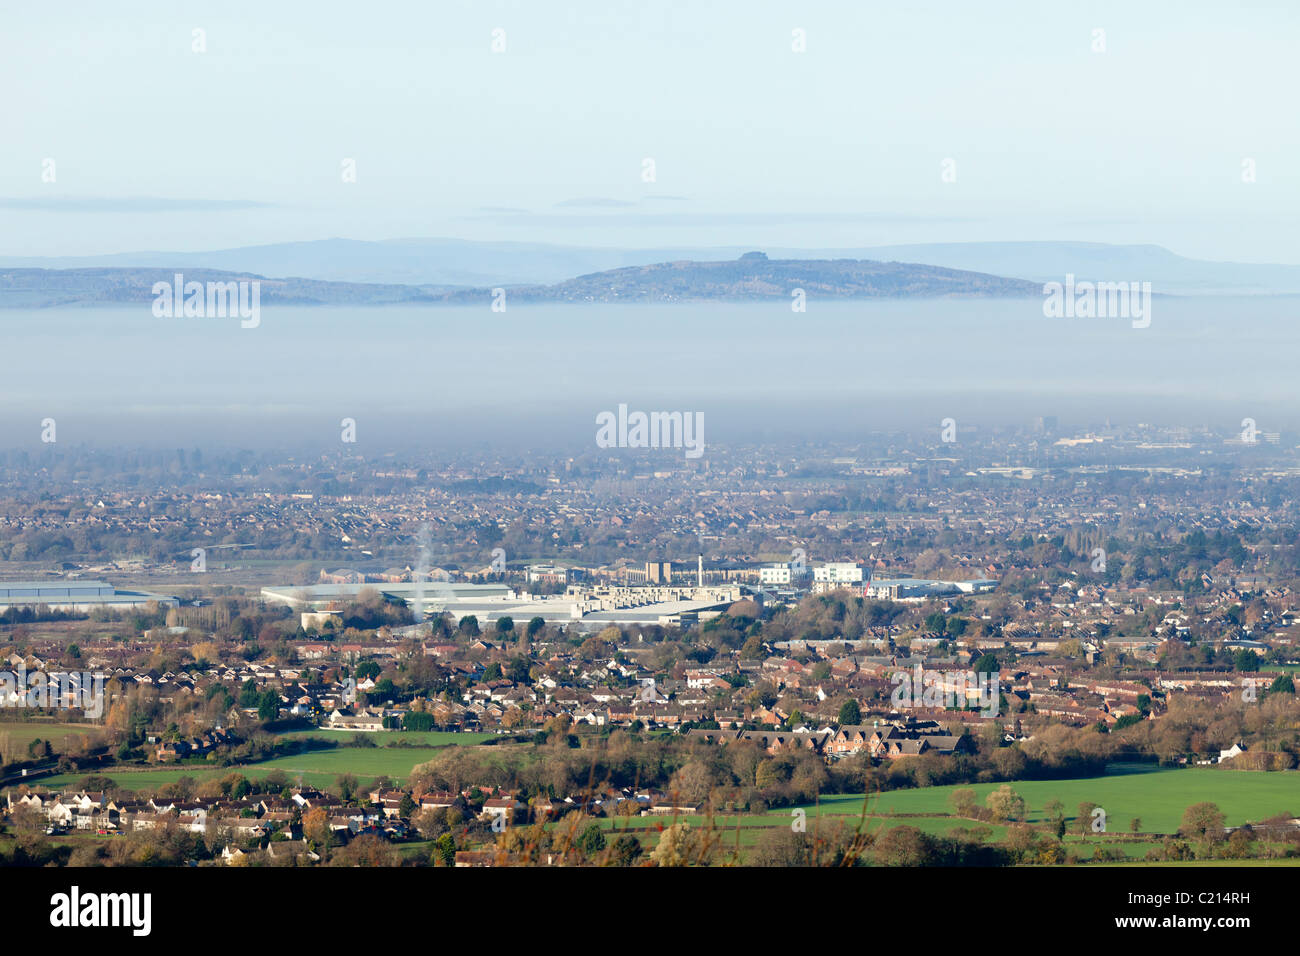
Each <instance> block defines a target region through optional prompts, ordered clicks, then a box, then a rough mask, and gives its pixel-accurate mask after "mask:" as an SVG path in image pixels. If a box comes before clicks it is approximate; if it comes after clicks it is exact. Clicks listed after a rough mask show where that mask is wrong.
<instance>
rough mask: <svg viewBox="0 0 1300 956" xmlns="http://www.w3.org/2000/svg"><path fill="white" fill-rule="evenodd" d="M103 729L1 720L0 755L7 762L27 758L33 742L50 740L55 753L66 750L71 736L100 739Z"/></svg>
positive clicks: (36, 721) (31, 721) (38, 721)
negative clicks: (28, 748) (68, 738)
mask: <svg viewBox="0 0 1300 956" xmlns="http://www.w3.org/2000/svg"><path fill="white" fill-rule="evenodd" d="M101 734H102V729H101V728H99V727H97V726H95V725H94V724H61V723H56V722H55V721H52V720H50V721H44V720H0V753H3V754H4V757H5V759H6V760H8V759H20V758H26V756H27V747H28V745H29V744H30V743H31V742H32V741H33V740H38V739H39V740H48V741H49V742H50V747H51V748H52V749H53V750H54V752H55V753H59V752H61V751H63V750H64V748H65V740H66V738H67V737H69V736H73V737H90V738H98V737H99V736H100V735H101Z"/></svg>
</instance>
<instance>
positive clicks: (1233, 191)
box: [0, 0, 1300, 263]
mask: <svg viewBox="0 0 1300 956" xmlns="http://www.w3.org/2000/svg"><path fill="white" fill-rule="evenodd" d="M195 31H201V33H196V32H195ZM495 31H502V32H495ZM796 31H802V34H796ZM1097 31H1104V32H1103V33H1100V34H1099V33H1098V32H1097ZM797 36H802V37H803V38H804V39H805V49H804V51H803V52H797V51H796V50H795V46H796V45H797V42H796V40H797ZM1298 40H1300V5H1297V4H1294V3H1287V2H1277V3H1265V2H1254V3H1239V4H1232V5H1224V4H1221V3H1211V2H1188V0H1178V2H1144V3H1141V4H1134V3H1132V2H1131V0H1124V2H1115V3H1051V4H1044V3H1041V2H1011V0H1007V2H987V3H980V4H971V3H968V2H958V0H953V2H917V0H909V2H907V3H884V2H879V0H852V2H832V0H819V2H818V3H816V4H808V3H806V2H765V0H743V2H730V0H718V2H711V3H709V4H687V3H680V2H677V3H656V2H648V0H637V2H618V0H589V2H588V0H581V2H567V3H564V4H559V3H545V4H543V3H525V2H504V0H497V2H491V0H475V2H468V0H466V2H427V0H425V2H411V3H406V2H395V0H394V2H385V0H377V2H373V3H368V4H357V3H331V2H322V0H313V2H309V3H308V2H289V0H286V2H276V3H266V2H265V0H260V2H245V0H222V2H220V3H186V4H176V3H166V2H154V0H149V2H131V0H125V2H120V3H115V4H112V5H103V4H99V3H93V2H68V3H63V4H58V5H50V4H23V5H14V7H13V8H12V9H10V10H7V11H6V13H5V23H4V29H3V31H0V82H2V86H0V88H3V90H4V91H5V93H4V96H3V100H2V101H0V102H3V107H2V111H0V124H3V125H2V128H3V131H4V132H3V144H4V148H3V149H0V255H49V256H60V255H90V254H98V253H115V252H127V251H133V250H183V251H197V250H205V249H219V248H229V247H235V246H246V245H255V244H262V243H270V242H281V241H296V240H307V239H323V238H330V237H347V238H355V239H388V238H403V237H417V236H419V237H432V236H438V237H455V238H464V239H476V240H516V241H528V242H549V243H558V244H564V245H583V246H618V247H633V248H635V247H658V246H667V245H691V246H699V245H754V246H756V247H757V246H762V245H773V246H798V247H808V248H812V247H823V248H825V247H832V246H834V247H852V246H859V247H860V246H869V245H881V244H893V243H906V242H971V241H986V240H988V241H992V240H997V241H1006V240H1034V239H1044V240H1082V241H1096V242H1116V243H1139V242H1150V243H1156V244H1159V245H1163V246H1166V247H1167V248H1170V249H1172V250H1173V251H1175V252H1178V253H1180V254H1182V255H1187V256H1192V257H1197V258H1209V259H1219V260H1229V261H1244V262H1286V263H1300V230H1297V229H1295V227H1294V223H1295V221H1296V219H1297V213H1300V161H1297V157H1298V156H1300V123H1297V122H1296V121H1295V104H1294V96H1295V92H1296V90H1297V89H1300V82H1298V80H1300V75H1298V74H1300V65H1298V64H1300V58H1298V57H1297V56H1296V52H1295V51H1296V49H1297V48H1298V47H1300V43H1298V42H1297V41H1298ZM200 41H201V42H200ZM494 41H495V44H496V46H497V47H498V48H500V47H502V46H503V47H504V48H503V49H498V50H494V49H493V47H494ZM200 46H201V47H202V49H197V47H200ZM1102 46H1104V49H1100V48H1099V47H1102ZM51 160H52V161H53V162H52V164H51V163H50V161H51ZM347 160H353V161H355V181H354V182H349V181H345V178H346V177H345V175H344V171H345V170H344V165H345V161H347ZM646 160H653V170H654V175H653V181H648V179H647V175H646ZM1244 170H1247V171H1249V170H1253V177H1252V176H1243V171H1244ZM1251 178H1253V181H1245V180H1247V179H1251ZM51 179H52V181H48V180H51Z"/></svg>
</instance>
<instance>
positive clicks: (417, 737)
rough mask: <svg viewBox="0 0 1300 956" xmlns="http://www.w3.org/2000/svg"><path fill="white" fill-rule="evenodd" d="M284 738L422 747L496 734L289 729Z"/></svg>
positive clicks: (472, 740) (466, 742) (472, 741)
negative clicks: (359, 740) (361, 740)
mask: <svg viewBox="0 0 1300 956" xmlns="http://www.w3.org/2000/svg"><path fill="white" fill-rule="evenodd" d="M279 736H280V737H283V738H284V739H285V740H307V739H312V740H329V741H335V742H337V743H343V742H345V741H350V740H353V739H355V738H357V737H368V738H369V739H371V740H373V741H374V742H375V743H376V744H378V745H379V747H381V748H382V747H384V745H385V744H387V743H389V742H396V741H399V740H400V741H404V742H405V743H411V744H419V745H420V746H422V747H446V746H448V745H458V746H466V745H470V744H481V743H482V742H483V741H485V740H494V739H498V737H499V735H497V734H482V733H477V734H453V733H448V732H446V731H442V730H429V731H420V730H403V731H400V732H393V733H382V734H377V733H369V732H367V731H364V730H319V729H313V730H290V731H288V732H286V733H282V734H280V735H279Z"/></svg>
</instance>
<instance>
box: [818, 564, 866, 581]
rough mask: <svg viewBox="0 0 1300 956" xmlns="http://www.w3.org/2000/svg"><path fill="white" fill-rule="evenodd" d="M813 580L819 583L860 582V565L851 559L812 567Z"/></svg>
mask: <svg viewBox="0 0 1300 956" xmlns="http://www.w3.org/2000/svg"><path fill="white" fill-rule="evenodd" d="M813 581H815V582H817V583H821V584H861V583H862V566H861V565H860V564H854V563H853V562H851V561H841V562H838V563H837V562H832V563H829V564H823V565H820V566H818V567H815V568H813Z"/></svg>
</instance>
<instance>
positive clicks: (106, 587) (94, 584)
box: [0, 581, 180, 612]
mask: <svg viewBox="0 0 1300 956" xmlns="http://www.w3.org/2000/svg"><path fill="white" fill-rule="evenodd" d="M151 601H156V602H157V603H158V604H160V605H162V606H163V607H176V606H177V605H178V604H179V603H180V602H179V601H178V600H177V599H176V598H174V597H168V596H167V595H165V594H151V593H149V592H147V591H119V590H118V589H117V588H115V587H113V585H111V584H107V583H105V582H103V581H0V612H4V611H7V610H9V608H11V607H16V608H35V607H39V606H42V605H44V606H46V607H48V608H50V609H51V610H56V611H83V612H84V611H94V610H97V609H105V610H110V611H122V610H129V609H130V608H135V607H144V606H145V605H146V604H148V603H150V602H151Z"/></svg>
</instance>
